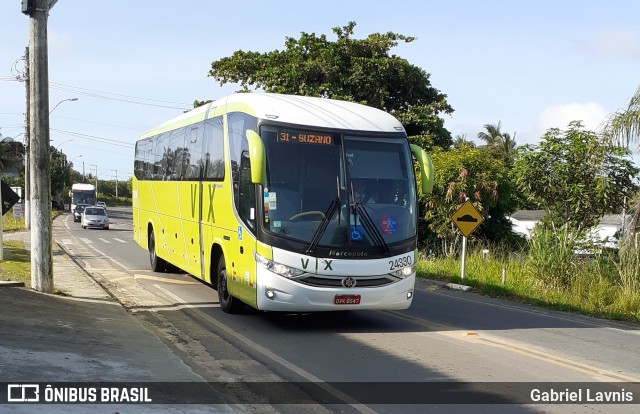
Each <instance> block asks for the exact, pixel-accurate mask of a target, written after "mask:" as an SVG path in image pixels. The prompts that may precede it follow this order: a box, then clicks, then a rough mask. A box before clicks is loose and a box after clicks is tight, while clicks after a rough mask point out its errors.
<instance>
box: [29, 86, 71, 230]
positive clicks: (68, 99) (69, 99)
mask: <svg viewBox="0 0 640 414" xmlns="http://www.w3.org/2000/svg"><path fill="white" fill-rule="evenodd" d="M77 100H78V98H67V99H63V100H61V101H60V102H58V103H57V104H56V105H55V106H54V107H53V109H52V110H50V111H49V115H51V113H52V112H53V111H54V110H55V109H56V108H57V107H58V105H60V104H61V103H62V102H67V101H69V102H73V101H77ZM29 109H30V108H29ZM47 124H48V123H47ZM60 145H62V144H60ZM29 151H30V148H29V140H28V139H27V140H26V144H25V148H24V154H25V161H24V198H23V200H24V227H25V228H27V229H30V228H31V203H30V199H29V197H30V193H31V181H30V180H31V167H30V165H29V163H30V162H31V160H30V158H31V157H30V155H29Z"/></svg>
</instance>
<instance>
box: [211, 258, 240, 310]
mask: <svg viewBox="0 0 640 414" xmlns="http://www.w3.org/2000/svg"><path fill="white" fill-rule="evenodd" d="M217 290H218V301H219V302H220V308H221V309H222V310H223V311H224V312H225V313H238V312H239V311H240V309H241V307H242V303H240V301H239V300H238V299H236V298H234V297H233V296H231V294H230V293H229V289H228V288H227V265H226V263H225V261H224V256H222V257H220V261H219V262H218V283H217Z"/></svg>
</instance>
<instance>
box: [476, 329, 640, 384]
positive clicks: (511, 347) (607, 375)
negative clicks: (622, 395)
mask: <svg viewBox="0 0 640 414" xmlns="http://www.w3.org/2000/svg"><path fill="white" fill-rule="evenodd" d="M474 340H475V341H480V342H483V343H485V344H487V345H490V346H493V347H496V348H500V349H504V350H507V351H511V352H514V353H517V354H520V355H525V356H528V357H530V358H534V359H538V360H540V361H545V362H550V363H552V364H555V365H558V366H561V367H565V368H569V369H571V370H574V371H578V372H582V373H584V374H587V375H591V376H593V377H594V378H596V379H600V380H602V381H605V382H608V381H622V382H624V381H628V382H640V378H634V377H631V376H628V375H624V374H620V373H617V372H613V371H608V370H605V369H600V368H597V367H594V366H593V365H589V364H584V363H582V362H578V361H574V360H572V359H567V358H563V357H560V356H557V355H553V354H550V353H547V352H544V351H540V350H537V349H533V348H530V347H528V346H524V345H516V344H513V343H509V342H507V341H504V340H497V339H490V338H485V337H482V336H481V337H477V338H474Z"/></svg>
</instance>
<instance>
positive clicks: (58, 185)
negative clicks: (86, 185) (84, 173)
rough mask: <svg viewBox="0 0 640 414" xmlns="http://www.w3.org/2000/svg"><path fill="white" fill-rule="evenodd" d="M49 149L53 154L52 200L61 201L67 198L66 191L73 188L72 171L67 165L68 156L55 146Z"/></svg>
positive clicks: (51, 164) (51, 166)
mask: <svg viewBox="0 0 640 414" xmlns="http://www.w3.org/2000/svg"><path fill="white" fill-rule="evenodd" d="M49 148H50V150H49V151H50V154H51V155H50V156H51V162H50V168H51V198H52V199H54V200H55V199H57V200H60V199H62V198H64V196H65V195H64V192H65V189H68V188H70V186H71V176H70V169H69V165H68V164H67V156H66V155H65V154H64V153H63V152H62V151H59V150H58V149H56V148H55V147H54V146H51V147H49Z"/></svg>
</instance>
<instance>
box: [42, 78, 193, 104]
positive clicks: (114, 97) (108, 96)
mask: <svg viewBox="0 0 640 414" xmlns="http://www.w3.org/2000/svg"><path fill="white" fill-rule="evenodd" d="M49 87H50V88H52V89H58V90H62V91H65V92H70V93H74V94H78V95H84V96H89V97H92V98H98V99H105V100H110V101H117V102H125V103H131V104H135V105H146V106H155V107H159V108H170V109H180V110H186V109H191V106H192V105H190V104H187V103H184V102H174V101H163V100H159V99H150V98H141V97H137V96H130V95H122V94H118V93H112V92H103V91H96V90H93V89H86V88H79V87H76V86H69V85H63V84H60V83H55V82H49ZM145 101H147V102H145ZM153 102H159V103H153ZM168 104H174V105H168ZM175 105H180V106H175Z"/></svg>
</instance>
